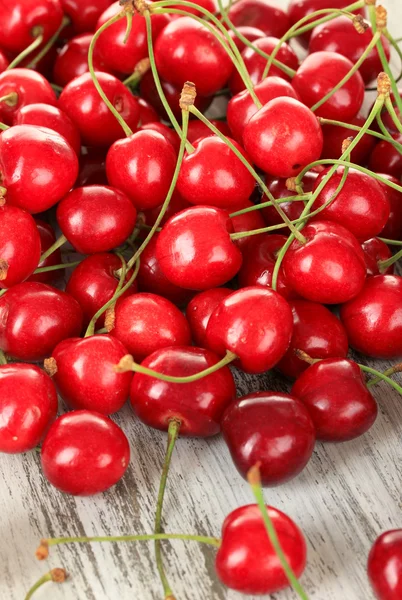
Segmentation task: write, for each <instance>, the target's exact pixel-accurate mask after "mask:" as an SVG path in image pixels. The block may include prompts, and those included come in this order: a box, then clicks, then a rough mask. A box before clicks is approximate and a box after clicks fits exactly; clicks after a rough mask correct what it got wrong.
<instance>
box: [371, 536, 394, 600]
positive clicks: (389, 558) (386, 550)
mask: <svg viewBox="0 0 402 600" xmlns="http://www.w3.org/2000/svg"><path fill="white" fill-rule="evenodd" d="M367 573H368V576H369V580H370V583H371V586H372V588H373V590H374V591H375V594H376V596H377V598H378V600H398V598H400V597H401V595H402V529H394V530H392V531H386V532H384V533H383V534H381V535H380V536H379V537H378V538H377V539H376V541H375V542H374V544H373V546H372V548H371V550H370V554H369V557H368V562H367Z"/></svg>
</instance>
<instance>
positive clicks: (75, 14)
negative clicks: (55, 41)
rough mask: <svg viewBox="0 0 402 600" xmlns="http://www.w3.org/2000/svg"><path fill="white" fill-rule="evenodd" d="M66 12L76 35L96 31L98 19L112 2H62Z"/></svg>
mask: <svg viewBox="0 0 402 600" xmlns="http://www.w3.org/2000/svg"><path fill="white" fill-rule="evenodd" d="M60 2H61V5H62V7H63V10H64V12H65V13H66V15H68V16H69V17H70V19H71V21H72V25H73V27H74V31H75V32H76V33H86V32H88V31H95V26H96V22H97V20H98V18H99V17H100V15H101V14H102V12H103V11H104V10H106V9H107V7H108V6H109V5H110V0H60Z"/></svg>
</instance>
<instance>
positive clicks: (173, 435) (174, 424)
mask: <svg viewBox="0 0 402 600" xmlns="http://www.w3.org/2000/svg"><path fill="white" fill-rule="evenodd" d="M180 425H181V423H180V421H178V420H177V419H172V420H171V421H169V428H168V441H167V449H166V455H165V460H164V463H163V469H162V474H161V480H160V484H159V492H158V501H157V505H156V514H155V527H154V533H156V534H158V533H162V509H163V500H164V497H165V489H166V483H167V478H168V475H169V468H170V463H171V460H172V454H173V450H174V447H175V444H176V440H177V438H178V437H179V431H180ZM155 555H156V566H157V568H158V572H159V576H160V579H161V582H162V586H163V591H164V594H165V598H173V592H172V589H171V587H170V585H169V582H168V580H167V577H166V573H165V568H164V566H163V558H162V548H161V542H160V540H155Z"/></svg>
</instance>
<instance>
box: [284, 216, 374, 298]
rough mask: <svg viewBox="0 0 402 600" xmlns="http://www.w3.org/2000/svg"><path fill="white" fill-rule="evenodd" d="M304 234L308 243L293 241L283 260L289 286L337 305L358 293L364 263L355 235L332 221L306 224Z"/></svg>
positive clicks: (361, 285) (301, 294) (301, 293)
mask: <svg viewBox="0 0 402 600" xmlns="http://www.w3.org/2000/svg"><path fill="white" fill-rule="evenodd" d="M303 235H304V236H305V237H306V239H307V242H306V243H305V244H301V243H300V242H299V241H297V240H295V241H294V242H293V243H292V245H291V246H290V248H289V250H288V251H287V252H286V254H285V258H284V260H283V263H282V264H283V270H284V274H285V277H286V279H287V280H288V282H289V285H290V286H291V287H293V289H294V290H296V292H297V293H298V294H300V296H302V297H303V298H305V299H306V300H312V301H313V302H319V303H320V304H339V303H341V302H347V301H348V300H351V299H352V298H354V297H355V296H357V294H358V293H359V292H360V290H361V289H362V287H363V285H364V280H365V278H366V264H365V262H364V254H363V251H362V249H361V247H360V246H359V242H358V241H357V239H356V238H355V237H354V235H352V234H351V233H350V232H349V230H348V229H346V228H345V227H342V225H339V224H338V223H333V222H331V221H315V222H313V223H309V224H308V225H307V226H306V227H305V228H304V229H303Z"/></svg>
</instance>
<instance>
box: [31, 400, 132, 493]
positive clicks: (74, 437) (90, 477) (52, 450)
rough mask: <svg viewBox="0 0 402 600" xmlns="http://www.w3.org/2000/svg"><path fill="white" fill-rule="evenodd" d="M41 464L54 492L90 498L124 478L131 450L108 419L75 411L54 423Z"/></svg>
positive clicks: (92, 412) (91, 412) (120, 433)
mask: <svg viewBox="0 0 402 600" xmlns="http://www.w3.org/2000/svg"><path fill="white" fill-rule="evenodd" d="M88 440H91V443H90V444H88ZM41 460H42V468H43V472H44V474H45V477H46V479H48V481H49V482H50V483H51V484H52V485H54V486H55V487H56V488H57V489H59V490H61V491H62V492H65V493H66V494H73V495H74V496H91V495H93V494H98V493H99V492H104V491H105V490H107V489H108V488H110V487H112V485H115V484H116V483H117V482H118V481H119V480H120V479H121V478H122V477H123V475H124V473H125V471H126V469H127V467H128V464H129V462H130V446H129V443H128V440H127V438H126V436H125V435H124V433H123V431H122V430H121V429H120V427H118V426H117V425H116V424H115V423H113V421H112V420H111V419H109V418H108V417H105V416H104V415H101V414H99V413H97V412H94V411H90V410H76V411H73V412H69V413H66V414H65V415H62V416H61V417H59V418H58V419H56V421H55V422H54V423H53V425H52V427H51V428H50V430H49V433H48V434H47V436H46V438H45V441H44V442H43V446H42V453H41Z"/></svg>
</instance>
